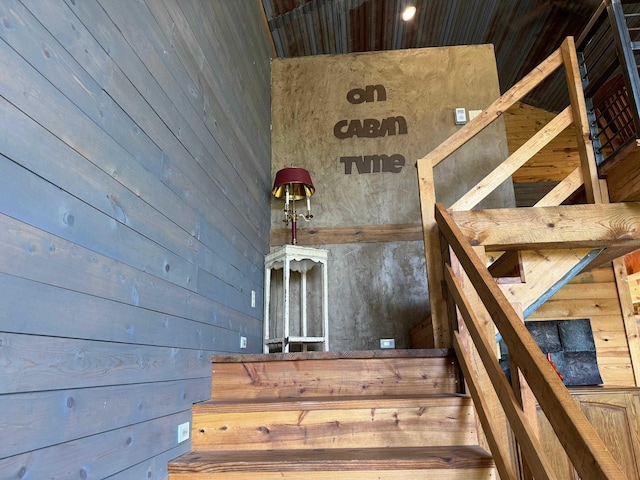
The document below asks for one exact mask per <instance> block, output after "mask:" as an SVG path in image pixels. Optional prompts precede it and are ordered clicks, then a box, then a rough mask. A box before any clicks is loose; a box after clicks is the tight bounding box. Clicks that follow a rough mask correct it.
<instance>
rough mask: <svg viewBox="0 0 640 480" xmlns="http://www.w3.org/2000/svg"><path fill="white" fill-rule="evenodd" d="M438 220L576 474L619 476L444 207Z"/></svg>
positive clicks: (608, 455)
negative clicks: (558, 438)
mask: <svg viewBox="0 0 640 480" xmlns="http://www.w3.org/2000/svg"><path fill="white" fill-rule="evenodd" d="M436 215H437V220H438V225H439V226H440V228H441V229H442V230H443V234H444V235H445V236H446V238H447V241H448V242H450V244H451V246H452V248H453V249H454V250H455V252H456V254H457V256H458V258H459V259H460V262H461V264H462V266H463V267H464V268H465V271H466V272H467V274H468V275H469V278H470V280H471V281H472V283H473V285H474V287H475V288H476V289H477V291H478V294H479V295H480V296H481V298H482V299H483V302H485V305H486V307H487V310H488V311H489V313H490V314H491V315H492V318H493V319H494V322H495V323H496V325H497V327H498V329H499V331H500V333H501V334H502V336H503V338H504V339H505V341H506V343H507V345H509V350H510V352H511V354H512V355H514V356H515V358H516V361H517V363H518V366H519V367H520V368H521V369H522V371H523V373H524V374H525V377H526V379H527V381H528V382H529V385H530V386H531V390H532V391H533V392H534V394H535V395H536V399H537V400H538V402H539V403H540V405H541V407H542V409H543V411H544V412H545V414H546V415H547V417H548V418H549V419H550V421H551V423H552V424H553V425H554V430H555V431H556V433H557V434H558V435H559V436H560V438H561V441H562V443H563V445H565V448H566V450H567V453H568V454H569V457H570V458H571V459H572V461H573V463H574V465H575V466H576V469H577V470H578V472H579V473H580V475H581V476H582V478H592V479H594V480H596V479H600V478H612V479H613V478H620V479H622V478H624V477H623V474H622V472H621V471H620V469H619V467H618V466H617V464H616V463H615V460H614V459H613V458H612V457H611V455H610V454H609V453H608V452H607V451H606V450H605V449H603V448H602V446H601V442H600V440H599V439H598V436H597V434H596V433H595V431H594V430H593V427H592V426H591V425H590V424H589V422H588V421H587V420H586V418H585V417H584V415H583V414H582V413H581V412H580V411H579V409H578V408H577V407H576V406H575V404H574V403H573V400H572V399H571V396H570V395H569V393H568V392H567V390H566V388H565V387H564V385H562V382H561V381H560V379H559V378H558V376H557V375H556V373H555V372H554V371H553V369H552V368H551V367H550V365H549V364H548V362H547V361H546V359H545V358H544V355H543V354H542V352H541V350H540V349H539V347H538V346H537V344H536V343H535V341H534V340H533V338H532V337H531V335H530V334H529V333H528V332H527V330H526V328H525V327H524V325H523V324H522V322H521V320H520V318H519V317H518V315H517V314H516V312H515V311H514V310H513V307H512V306H511V305H510V304H509V302H508V301H507V299H506V298H505V297H504V295H503V294H502V292H501V291H500V289H499V288H498V287H497V285H495V283H494V281H493V279H492V278H491V275H490V274H489V272H488V271H487V270H486V268H485V267H484V265H483V264H482V263H481V262H480V261H479V259H478V257H477V255H476V254H475V253H474V252H473V250H472V248H471V247H470V246H468V245H467V244H466V243H465V242H464V241H463V240H462V239H464V235H463V234H462V232H461V231H460V230H459V229H458V228H457V226H456V224H455V222H454V221H453V219H452V218H451V217H450V216H449V215H448V214H447V213H446V210H445V209H444V208H443V207H442V206H441V205H439V206H438V209H437V210H436Z"/></svg>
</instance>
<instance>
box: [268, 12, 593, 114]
mask: <svg viewBox="0 0 640 480" xmlns="http://www.w3.org/2000/svg"><path fill="white" fill-rule="evenodd" d="M262 3H263V6H264V9H265V14H266V17H267V21H268V24H269V29H270V31H271V35H272V37H273V41H274V45H275V49H276V53H277V55H278V56H279V57H297V56H303V55H320V54H335V53H352V52H365V51H376V50H394V49H403V48H417V47H436V46H450V45H470V44H482V43H492V44H493V45H494V48H495V52H496V61H497V64H498V73H499V77H500V87H501V90H502V91H503V92H504V91H506V90H507V89H508V88H509V87H511V86H512V85H513V84H514V83H516V82H517V81H518V80H519V79H520V78H522V77H523V76H524V75H526V74H527V73H528V72H529V71H531V70H532V69H533V68H534V67H535V66H536V65H538V64H539V63H540V62H541V61H542V60H544V59H545V58H546V57H547V56H548V55H549V54H550V53H551V52H552V51H553V50H555V49H556V48H558V47H559V46H560V44H561V43H562V40H563V39H564V38H565V37H566V36H567V35H573V36H578V34H579V33H580V32H581V31H582V29H583V28H584V26H585V25H586V23H587V22H588V20H589V18H590V17H591V15H592V14H593V12H594V11H595V10H596V9H597V7H598V5H599V4H600V0H262ZM408 5H415V6H416V7H417V13H416V16H415V18H414V19H413V20H411V21H410V22H404V21H403V20H402V19H401V13H402V11H403V10H404V8H405V7H406V6H408ZM555 83H561V82H555ZM550 88H551V89H549V88H547V90H546V91H545V92H544V94H538V95H537V97H538V98H536V93H534V94H533V95H532V96H531V97H530V99H529V100H530V102H529V103H532V104H534V105H536V106H540V107H542V108H546V109H548V110H552V111H558V110H560V109H561V108H562V107H563V104H564V102H565V93H564V89H563V86H562V85H560V86H553V85H552V86H551V87H550Z"/></svg>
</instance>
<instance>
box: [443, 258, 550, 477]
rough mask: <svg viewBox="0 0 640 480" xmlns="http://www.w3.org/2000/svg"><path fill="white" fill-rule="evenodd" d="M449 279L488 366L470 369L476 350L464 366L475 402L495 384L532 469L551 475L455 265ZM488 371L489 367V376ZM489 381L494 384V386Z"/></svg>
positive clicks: (491, 428)
mask: <svg viewBox="0 0 640 480" xmlns="http://www.w3.org/2000/svg"><path fill="white" fill-rule="evenodd" d="M446 280H447V285H448V286H449V290H450V292H451V293H452V295H453V296H454V299H455V303H456V305H457V306H458V308H459V309H460V313H461V315H462V317H463V318H464V322H465V326H466V328H467V330H468V332H469V334H470V335H471V338H472V339H473V342H472V343H473V345H475V348H476V350H475V351H477V355H478V356H479V357H480V360H481V362H480V363H481V364H482V365H483V366H484V368H482V367H480V366H479V365H478V366H476V367H475V368H474V370H475V371H474V372H471V370H470V368H472V365H471V363H470V362H471V361H472V360H471V359H470V358H469V357H470V355H473V353H469V354H466V357H467V360H466V361H465V364H466V366H465V367H464V368H465V370H466V372H467V373H469V374H471V377H470V378H473V381H474V382H476V385H475V386H474V390H475V395H474V401H475V400H476V399H479V398H480V397H481V396H483V395H484V394H485V392H487V391H489V389H490V388H491V386H492V387H493V390H494V391H495V393H496V394H497V397H498V399H499V400H500V404H501V405H502V408H503V409H504V412H505V414H506V416H507V418H508V422H509V425H510V426H511V429H512V430H513V433H514V435H515V436H516V440H517V442H518V446H519V447H520V449H521V452H522V455H523V461H524V463H525V464H526V466H527V467H528V468H529V469H531V471H532V472H533V474H534V475H535V476H536V478H540V479H542V478H546V479H548V478H550V476H549V474H548V473H547V472H549V466H548V462H547V459H546V458H545V457H544V455H543V454H542V451H541V448H540V445H539V442H538V438H537V426H536V425H535V424H532V423H531V419H530V418H529V416H528V415H527V411H526V410H525V409H523V404H522V399H521V398H520V393H521V392H519V391H518V392H514V390H515V386H514V385H515V384H516V383H515V382H513V380H512V386H509V384H508V380H507V378H506V377H505V375H504V372H503V371H502V367H501V366H500V365H499V364H498V359H497V357H496V355H495V352H494V349H493V348H492V346H491V342H490V340H489V338H490V337H488V336H487V335H486V334H485V332H484V331H483V329H484V326H483V325H482V324H481V322H480V319H479V317H478V316H476V315H475V314H474V312H473V310H474V309H473V307H472V306H471V304H470V303H469V302H468V301H467V300H466V297H465V294H464V292H463V290H462V286H461V285H460V284H459V283H458V281H457V280H456V279H455V276H454V273H453V270H452V269H451V267H448V270H447V275H446ZM456 343H457V345H458V348H457V351H458V352H460V353H462V351H463V347H462V340H461V339H460V334H457V342H456ZM513 367H514V366H513V365H512V369H513ZM484 370H486V377H485V372H484ZM512 372H513V370H512ZM489 384H491V386H490V385H489ZM480 392H482V393H480ZM516 395H518V396H516ZM492 396H493V395H490V397H492ZM485 401H486V399H485ZM492 410H493V409H492ZM534 412H535V410H534ZM492 416H493V415H492ZM484 422H485V423H484V424H483V426H484V427H485V428H484V431H485V432H487V431H491V432H492V434H495V432H496V431H500V429H499V427H498V426H497V425H495V423H496V420H495V419H493V422H491V423H494V425H491V423H490V422H489V419H488V412H485V415H484ZM495 441H496V440H494V442H495ZM505 443H506V442H500V444H501V447H502V448H504V446H505ZM503 470H504V473H505V475H507V474H508V469H506V467H503ZM514 470H515V468H514Z"/></svg>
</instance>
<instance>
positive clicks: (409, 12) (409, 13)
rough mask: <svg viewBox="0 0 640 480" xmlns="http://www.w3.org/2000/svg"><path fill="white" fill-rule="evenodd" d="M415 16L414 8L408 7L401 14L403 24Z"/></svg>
mask: <svg viewBox="0 0 640 480" xmlns="http://www.w3.org/2000/svg"><path fill="white" fill-rule="evenodd" d="M415 14H416V7H414V6H413V5H409V6H408V7H407V8H405V9H404V11H403V12H402V20H404V21H405V22H408V21H409V20H411V19H412V18H413V17H414V16H415Z"/></svg>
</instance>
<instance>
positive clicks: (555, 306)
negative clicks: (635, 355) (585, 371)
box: [528, 266, 635, 387]
mask: <svg viewBox="0 0 640 480" xmlns="http://www.w3.org/2000/svg"><path fill="white" fill-rule="evenodd" d="M572 318H574V319H578V318H588V319H590V321H591V328H592V330H593V338H594V342H595V345H596V351H597V354H598V366H599V369H600V374H601V375H602V380H603V382H604V384H605V385H612V386H613V385H615V386H631V387H633V386H635V379H634V376H633V369H632V366H631V356H630V354H629V345H628V343H627V335H626V332H625V330H624V323H623V319H622V309H621V307H620V300H619V299H618V290H617V287H616V282H615V277H614V273H613V268H612V267H611V266H608V267H602V268H597V269H594V270H592V271H590V272H585V273H581V274H580V275H578V276H577V277H575V278H574V279H573V280H571V281H570V282H569V283H568V284H567V285H565V286H564V287H562V288H561V289H560V290H559V291H558V293H556V294H555V295H554V296H552V297H551V298H550V299H549V300H548V301H547V302H546V303H544V304H543V305H542V306H541V307H540V308H539V309H538V310H537V311H535V312H534V313H533V314H532V315H531V316H530V317H529V319H528V320H565V319H572Z"/></svg>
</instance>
